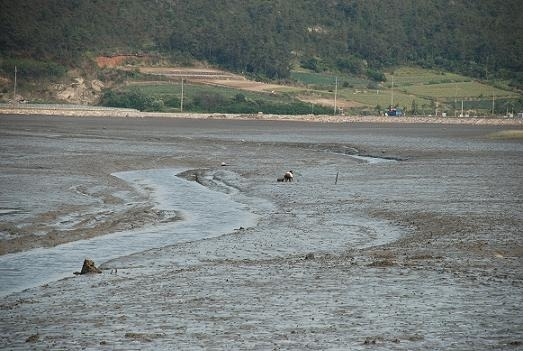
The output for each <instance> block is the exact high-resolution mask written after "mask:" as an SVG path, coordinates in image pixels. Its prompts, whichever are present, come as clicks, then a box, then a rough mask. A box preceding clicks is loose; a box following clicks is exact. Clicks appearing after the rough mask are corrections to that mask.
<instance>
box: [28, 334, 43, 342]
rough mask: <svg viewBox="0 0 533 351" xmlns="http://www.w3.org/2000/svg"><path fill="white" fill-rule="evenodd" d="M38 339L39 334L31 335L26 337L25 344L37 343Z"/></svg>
mask: <svg viewBox="0 0 533 351" xmlns="http://www.w3.org/2000/svg"><path fill="white" fill-rule="evenodd" d="M39 337H40V335H39V334H33V335H31V336H28V338H27V339H26V342H28V343H35V342H37V341H39Z"/></svg>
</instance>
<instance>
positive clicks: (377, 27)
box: [0, 0, 523, 80]
mask: <svg viewBox="0 0 533 351" xmlns="http://www.w3.org/2000/svg"><path fill="white" fill-rule="evenodd" d="M0 5H1V6H0V57H2V58H13V57H31V58H33V59H37V60H51V61H55V62H59V63H62V64H67V65H68V64H73V63H75V62H77V60H79V59H80V58H81V57H84V56H86V55H88V54H89V55H91V54H93V55H96V54H114V53H136V52H142V53H157V54H164V55H168V56H170V57H173V58H175V59H176V60H178V61H179V60H181V61H184V60H191V59H199V60H205V61H207V62H211V63H213V64H217V65H219V66H221V67H225V68H228V69H231V70H234V71H239V72H248V73H252V74H257V75H263V76H266V77H269V78H284V77H287V76H288V74H289V69H290V65H291V64H293V63H294V62H299V63H301V64H302V65H303V66H304V67H307V68H311V69H314V70H317V71H319V70H322V69H337V70H341V71H348V72H352V73H354V74H363V73H365V72H368V71H369V70H375V71H379V70H382V69H383V68H385V67H388V66H392V65H399V64H418V65H422V66H425V67H440V68H443V69H448V70H451V71H455V72H461V73H466V74H468V75H470V76H473V77H479V78H483V79H486V78H491V77H494V76H498V77H505V78H513V79H518V80H521V76H522V42H523V29H522V28H523V26H522V16H523V15H522V13H523V9H522V1H521V0H437V1H427V0H372V1H367V0H358V1H354V0H350V1H348V0H291V1H287V0H270V1H269V0H246V1H243V0H217V1H213V0H194V1H191V0H47V1H42V0H17V1H12V0H0Z"/></svg>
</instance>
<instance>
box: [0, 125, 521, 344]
mask: <svg viewBox="0 0 533 351" xmlns="http://www.w3.org/2000/svg"><path fill="white" fill-rule="evenodd" d="M125 121H126V120H125V119H122V118H91V117H87V118H83V119H80V118H77V117H59V116H46V117H43V116H0V126H1V128H0V145H1V150H2V159H1V160H2V161H1V167H2V183H1V184H2V189H1V190H2V194H3V196H2V200H1V201H2V202H1V203H0V205H1V206H2V208H3V210H4V211H3V212H2V213H3V214H2V216H1V217H0V220H1V221H2V224H3V225H5V226H8V225H9V226H10V228H13V231H11V232H9V235H18V236H19V237H20V238H21V240H22V241H24V238H25V236H26V235H27V233H29V232H30V231H24V228H29V227H31V226H33V225H37V224H39V225H40V228H48V227H50V228H52V227H54V226H55V225H56V224H57V222H58V217H54V216H53V215H52V214H53V212H52V211H54V210H57V209H58V208H59V209H61V210H62V211H66V212H65V213H67V212H68V213H70V214H71V215H70V216H71V217H72V218H76V217H75V216H74V214H76V213H78V212H83V213H86V214H87V215H88V216H90V213H101V212H102V211H103V209H109V208H114V209H115V212H114V213H117V211H118V210H119V209H124V210H125V208H124V207H125V204H128V203H134V204H136V205H135V206H137V205H139V206H140V205H143V206H154V204H155V202H157V201H156V200H154V199H155V198H154V194H155V193H157V191H154V188H153V187H152V186H147V187H145V191H143V192H141V191H139V189H136V188H135V187H132V186H131V185H130V184H128V183H127V182H121V181H119V180H117V179H116V178H115V177H112V176H110V175H111V174H113V173H115V172H121V171H131V170H147V169H164V168H184V169H188V170H194V171H191V172H192V173H190V174H196V175H197V176H198V181H196V178H194V179H193V180H192V182H194V184H196V185H197V186H203V187H205V188H206V189H208V190H209V191H214V192H217V193H221V194H225V196H229V197H231V199H232V201H235V202H237V203H240V204H242V205H243V206H244V207H245V208H247V210H248V211H250V212H251V213H253V214H254V215H256V216H258V221H257V224H256V225H254V226H251V227H246V228H244V227H243V228H239V227H236V228H233V229H231V230H227V229H226V230H222V231H221V232H220V233H217V235H215V236H212V237H210V238H205V239H202V240H187V241H183V242H179V243H176V244H173V245H163V246H161V247H159V246H158V247H156V248H153V249H150V250H142V251H140V252H135V253H131V254H128V255H124V256H120V257H117V258H114V259H109V260H106V259H105V258H101V259H99V260H97V261H96V263H97V265H98V266H100V268H101V269H102V270H103V271H104V273H103V274H99V275H97V276H90V277H87V276H74V275H72V274H70V276H68V277H66V276H65V277H64V279H60V280H57V281H52V282H50V283H48V284H47V285H45V286H40V287H35V288H31V289H28V290H25V291H22V292H17V293H13V294H10V295H8V296H6V297H5V298H4V300H3V302H2V304H1V305H0V308H1V309H2V315H3V318H2V320H1V321H0V326H1V328H0V330H1V333H0V345H1V347H2V348H7V349H27V348H28V347H31V348H33V349H43V350H44V349H51V348H52V349H53V348H56V349H57V348H66V349H83V348H85V349H87V348H90V349H91V348H92V349H115V350H131V349H146V348H152V349H166V350H173V349H182V348H185V349H228V348H230V349H259V350H264V349H269V350H272V349H295V350H296V349H346V350H354V349H355V350H358V349H361V350H366V349H368V347H372V348H374V349H382V350H390V349H395V350H427V349H442V350H447V349H450V348H453V349H457V350H486V349H517V348H518V349H520V348H521V347H522V344H521V343H522V336H523V331H522V330H523V326H522V300H523V299H522V282H523V277H522V269H523V264H522V255H523V254H522V245H523V242H522V216H523V213H522V204H523V199H522V181H523V176H522V157H523V151H522V141H521V139H497V138H493V137H491V135H494V133H498V132H501V131H502V130H505V129H508V127H506V126H498V125H446V126H443V125H440V124H392V125H389V124H383V123H375V124H372V123H359V124H351V123H346V124H328V123H304V122H288V121H262V120H255V121H253V120H221V119H216V120H215V119H211V120H200V119H198V120H193V119H178V118H176V119H169V118H157V117H154V118H148V119H147V118H144V119H128V120H127V123H124V122H125ZM347 150H348V151H347ZM354 155H365V156H371V157H375V158H383V159H384V160H389V162H368V160H366V159H364V158H354V157H353V156H354ZM223 164H224V165H223ZM288 169H293V170H294V171H295V182H293V183H278V182H277V181H276V178H277V177H278V176H279V175H281V174H283V172H285V171H286V170H288ZM202 184H203V185H202ZM80 189H82V190H83V191H80ZM224 189H225V190H224ZM104 194H107V197H106V196H104ZM108 196H112V199H113V200H112V201H111V200H109V199H110V198H109V197H108ZM106 198H107V200H106ZM175 198H176V200H177V203H178V204H179V199H180V197H179V196H175ZM266 203H269V204H271V205H266ZM14 204H17V205H16V206H14ZM115 206H116V207H115ZM204 206H205V211H206V213H208V212H209V211H210V210H209V204H208V203H207V202H206V203H205V204H204ZM15 207H16V209H17V211H18V212H16V213H15V212H9V211H7V209H10V208H15ZM69 208H70V210H69ZM153 208H155V209H157V206H154V207H153ZM69 211H70V212H69ZM47 213H48V214H50V216H43V214H47ZM102 216H103V217H101V218H100V217H99V218H100V219H101V220H102V222H103V223H108V222H110V221H112V220H113V218H114V215H113V214H112V213H110V212H106V213H105V214H104V215H102ZM59 217H61V216H59ZM80 218H81V217H80ZM104 218H105V219H104ZM132 218H136V216H132ZM59 222H61V221H59ZM128 222H129V220H128V219H126V220H125V223H128ZM209 222H210V223H214V224H215V227H216V224H217V223H218V222H217V219H216V218H215V219H211V220H210V221H209ZM179 223H180V221H177V222H176V223H175V224H176V225H179ZM158 225H159V224H158V223H157V221H152V222H150V223H149V224H147V227H150V228H152V229H154V228H155V229H157V228H158V227H157V226H158ZM153 226H155V227H153ZM96 228H97V227H96ZM101 228H103V227H101ZM143 228H145V226H139V228H137V229H138V230H140V233H141V235H142V233H143ZM60 229H61V228H60ZM63 229H65V228H62V229H61V230H59V235H61V236H63V237H65V238H68V237H70V236H71V234H73V233H72V232H69V231H68V230H63ZM17 230H19V232H17ZM56 230H57V228H56ZM109 230H110V231H114V230H115V229H113V228H111V229H109ZM119 230H120V228H119ZM106 231H107V229H103V230H102V231H101V233H100V234H106ZM199 231H201V230H199ZM34 234H35V233H34ZM2 235H7V234H6V233H5V231H3V232H2ZM30 238H31V237H30V236H27V237H26V239H27V240H28V241H31V240H32V239H30ZM101 238H102V240H105V238H106V237H105V236H101ZM3 239H5V237H3ZM4 242H5V241H4V240H3V241H2V243H4ZM83 259H84V257H80V260H79V262H78V263H77V264H76V268H75V269H73V270H76V269H79V265H80V264H81V263H82V262H83ZM51 268H53V266H52V267H51ZM112 272H113V274H112ZM114 272H116V274H115V273H114ZM140 320H141V321H142V323H141V324H140V323H139V321H140ZM58 326H61V327H58Z"/></svg>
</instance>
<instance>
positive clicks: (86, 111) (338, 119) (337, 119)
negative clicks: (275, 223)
mask: <svg viewBox="0 0 533 351" xmlns="http://www.w3.org/2000/svg"><path fill="white" fill-rule="evenodd" d="M0 114H8V115H45V116H69V117H128V118H145V117H146V118H149V117H156V118H186V119H234V120H269V121H292V122H297V121H299V122H319V123H410V124H420V123H424V124H463V125H508V126H522V125H523V120H522V118H502V117H433V116H428V117H422V116H416V117H387V116H352V115H337V116H332V115H274V114H262V113H258V114H229V113H190V112H182V113H171V112H143V111H138V110H135V109H121V108H106V107H99V106H85V105H75V106H70V105H68V106H65V107H63V106H61V105H55V106H54V107H47V106H46V105H44V106H38V105H31V106H30V105H19V106H16V107H13V106H9V107H0Z"/></svg>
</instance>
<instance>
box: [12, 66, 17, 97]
mask: <svg viewBox="0 0 533 351" xmlns="http://www.w3.org/2000/svg"><path fill="white" fill-rule="evenodd" d="M16 103H17V66H15V83H14V84H13V104H16Z"/></svg>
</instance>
